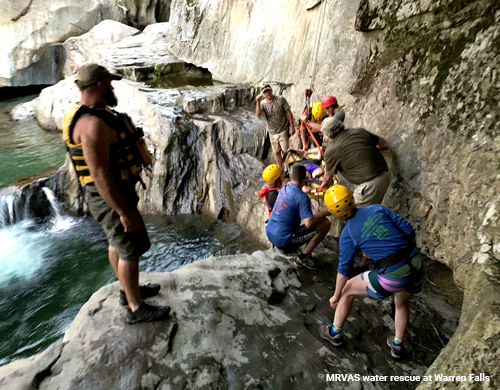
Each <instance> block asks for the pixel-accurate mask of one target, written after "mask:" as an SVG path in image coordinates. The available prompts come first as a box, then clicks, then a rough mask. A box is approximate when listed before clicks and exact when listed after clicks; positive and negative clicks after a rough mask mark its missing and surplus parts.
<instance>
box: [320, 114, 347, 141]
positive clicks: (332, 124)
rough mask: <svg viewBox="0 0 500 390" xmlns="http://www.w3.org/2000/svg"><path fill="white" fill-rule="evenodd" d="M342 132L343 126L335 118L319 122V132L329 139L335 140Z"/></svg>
mask: <svg viewBox="0 0 500 390" xmlns="http://www.w3.org/2000/svg"><path fill="white" fill-rule="evenodd" d="M342 130H344V124H343V123H342V122H341V121H339V120H338V119H337V118H335V117H329V118H325V119H324V120H323V122H321V132H322V133H323V135H324V136H327V137H328V138H330V139H333V138H335V136H336V135H337V134H338V133H340V132H341V131H342Z"/></svg>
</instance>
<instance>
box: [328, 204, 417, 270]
mask: <svg viewBox="0 0 500 390" xmlns="http://www.w3.org/2000/svg"><path fill="white" fill-rule="evenodd" d="M414 237H415V231H414V230H413V227H412V226H411V225H410V223H409V222H407V221H406V220H405V219H404V218H403V217H401V216H400V215H399V214H396V213H395V212H394V211H392V210H389V209H388V208H387V207H384V206H382V205H379V204H372V205H370V206H366V207H362V208H360V209H358V210H357V211H356V214H355V215H354V217H352V218H351V219H349V220H348V221H347V222H346V224H345V226H344V229H343V230H342V234H341V235H340V239H339V249H340V254H339V267H338V269H337V271H338V272H339V273H341V274H342V275H344V276H349V271H350V269H351V268H352V267H353V265H354V253H355V251H356V248H359V249H360V250H361V251H363V252H365V253H366V254H367V255H368V256H370V257H371V258H372V259H373V261H375V262H377V261H378V260H380V259H383V258H384V257H387V256H389V255H393V254H395V253H397V252H399V251H400V250H402V249H404V248H406V247H407V246H408V245H409V242H410V241H411V240H412V239H413V238H414ZM418 251H419V249H418V248H415V250H414V251H413V252H412V254H411V255H412V256H413V255H415V254H416V253H417V252H418ZM403 264H404V260H403V259H402V260H401V263H398V264H395V265H393V266H390V267H387V269H386V271H385V272H390V271H392V270H394V269H397V268H398V267H400V266H401V265H403Z"/></svg>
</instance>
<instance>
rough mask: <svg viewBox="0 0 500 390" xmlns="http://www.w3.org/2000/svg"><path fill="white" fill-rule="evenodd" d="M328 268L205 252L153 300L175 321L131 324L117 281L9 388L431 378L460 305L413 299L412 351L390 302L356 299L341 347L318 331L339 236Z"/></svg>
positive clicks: (245, 385) (7, 372) (171, 276)
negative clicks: (395, 342)
mask: <svg viewBox="0 0 500 390" xmlns="http://www.w3.org/2000/svg"><path fill="white" fill-rule="evenodd" d="M318 254H319V257H320V258H321V259H322V260H323V262H324V267H323V269H322V270H320V271H307V270H302V269H296V268H295V267H294V266H293V265H292V263H291V260H292V259H291V258H289V257H284V256H283V255H281V254H280V253H278V252H277V251H276V250H268V251H264V252H263V251H259V252H255V253H254V254H252V255H235V256H228V257H221V258H212V259H207V260H201V261H198V262H196V263H193V264H190V265H188V266H185V267H184V268H182V269H179V270H177V271H174V272H170V273H157V274H141V282H154V283H159V284H160V285H161V287H162V289H161V291H160V294H159V295H158V296H157V297H155V298H152V299H150V301H151V302H153V303H156V304H163V305H165V304H166V305H170V306H171V307H172V312H173V315H172V317H171V319H170V320H167V321H165V322H159V323H150V324H138V325H125V324H124V319H125V315H126V311H125V309H124V308H123V307H121V306H120V305H119V303H118V284H117V283H113V284H110V285H108V286H105V287H103V288H101V289H100V290H99V291H97V292H96V293H95V294H94V295H93V296H92V297H91V298H90V300H89V301H88V302H87V303H86V304H85V305H84V306H83V307H82V309H81V310H80V312H79V314H78V315H77V317H76V318H75V320H74V321H73V323H72V325H71V327H70V328H69V330H68V331H67V332H66V335H65V337H64V340H63V342H62V343H59V344H54V345H52V346H51V347H50V348H49V349H47V350H46V351H45V352H43V353H42V354H39V355H37V356H34V357H31V358H28V359H23V360H19V361H16V362H13V363H11V364H9V365H7V366H4V367H1V368H0V388H2V389H4V388H8V389H10V390H18V389H19V390H20V389H33V388H37V389H40V390H42V389H60V390H63V389H71V390H76V389H85V390H89V389H126V390H133V389H158V390H159V389H161V390H167V389H197V390H199V389H229V388H231V389H307V388H310V389H333V388H338V387H339V385H341V386H342V388H346V389H347V388H349V389H379V388H382V387H383V388H390V389H413V388H415V386H416V385H417V382H393V381H392V382H391V381H387V383H384V384H383V386H382V387H381V383H377V382H372V381H371V380H366V381H363V380H362V381H360V382H357V381H352V382H347V381H346V382H342V383H339V382H328V381H327V380H326V375H327V374H329V375H331V374H360V375H367V376H374V375H386V376H390V375H393V376H399V375H408V376H420V377H421V376H422V375H423V374H424V372H425V371H426V369H427V367H428V366H429V365H430V364H431V363H432V361H433V360H434V359H435V357H436V356H437V354H438V353H439V351H440V349H441V348H442V347H443V345H444V343H445V342H447V340H448V339H449V338H450V337H451V336H452V334H453V332H454V331H455V328H456V325H457V323H458V318H459V315H460V313H459V310H457V309H454V308H452V307H451V306H450V305H449V304H447V303H446V302H445V301H443V299H441V298H438V297H437V296H436V295H435V294H434V293H432V292H431V291H430V290H429V289H425V291H424V292H423V293H422V294H421V295H419V296H416V297H415V298H414V302H413V304H412V308H411V327H410V331H409V335H408V337H407V340H408V344H409V346H410V350H411V353H412V358H411V360H403V361H401V362H395V361H394V360H393V359H392V358H391V356H390V353H389V350H388V348H387V346H386V345H385V338H386V336H387V335H388V334H391V333H392V332H393V331H394V329H393V321H392V319H391V305H390V302H389V301H383V302H378V301H375V300H373V299H369V298H365V299H359V300H357V301H356V303H355V306H354V310H353V315H352V316H351V318H350V319H349V321H348V323H347V324H346V326H345V332H346V333H345V334H346V338H347V343H346V345H345V346H343V347H341V348H335V347H333V346H332V345H330V344H329V343H328V342H326V341H324V340H322V339H321V338H320V337H319V335H318V331H317V328H318V325H319V324H321V323H329V322H330V321H331V320H332V314H333V311H332V310H331V309H330V308H329V305H328V299H329V298H330V296H331V295H332V293H333V286H334V284H333V283H334V280H335V279H334V278H335V270H336V260H335V261H334V259H336V258H337V256H338V251H337V246H336V242H335V241H334V240H331V241H330V242H327V243H326V246H322V247H321V248H320V249H319V251H318Z"/></svg>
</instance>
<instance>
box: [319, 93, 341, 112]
mask: <svg viewBox="0 0 500 390" xmlns="http://www.w3.org/2000/svg"><path fill="white" fill-rule="evenodd" d="M334 104H337V99H335V96H332V95H326V96H325V97H324V98H323V100H322V101H321V108H322V109H325V108H327V107H330V106H333V105H334Z"/></svg>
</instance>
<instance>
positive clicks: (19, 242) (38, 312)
mask: <svg viewBox="0 0 500 390" xmlns="http://www.w3.org/2000/svg"><path fill="white" fill-rule="evenodd" d="M182 77H183V78H176V79H175V81H171V82H173V83H174V84H175V83H180V84H183V83H195V84H196V83H212V81H211V78H207V77H206V76H203V75H202V76H201V80H200V76H199V75H194V76H193V75H189V74H185V75H183V76H182ZM193 77H194V78H196V77H197V78H198V79H197V80H194V79H192V78H193ZM167 79H168V78H167ZM164 82H165V83H167V81H165V80H164ZM169 82H170V81H169ZM183 85H185V84H183ZM200 85H201V84H200ZM206 85H212V84H206ZM34 97H35V96H29V97H24V98H17V99H10V100H4V101H0V187H2V186H7V185H9V184H12V183H13V182H15V181H16V180H18V179H21V178H25V177H28V176H31V175H35V174H40V173H43V172H46V171H47V170H48V169H50V168H53V167H57V166H59V165H61V164H62V163H63V161H64V154H65V149H64V145H63V142H62V140H61V137H60V134H59V133H56V134H51V133H47V132H45V131H43V130H41V129H40V128H39V127H38V125H37V124H36V121H35V120H34V119H30V120H27V121H23V122H17V123H14V122H13V121H12V120H11V118H10V114H9V112H10V110H11V109H12V108H13V107H14V106H15V105H16V104H19V103H23V102H26V101H29V100H31V99H33V98H34ZM9 196H10V195H0V201H2V202H7V203H8V202H9ZM53 214H54V217H53V218H51V219H50V220H48V221H44V222H43V223H40V221H35V220H32V219H29V220H24V221H21V222H19V223H16V224H14V225H10V226H6V227H3V228H0V365H2V364H6V363H8V362H10V361H12V360H15V359H19V358H23V357H28V356H31V355H34V354H36V353H38V352H40V351H42V350H44V349H45V348H47V347H48V346H49V345H50V344H51V343H53V342H54V341H56V340H59V339H61V338H62V337H63V335H64V332H65V331H66V330H67V329H68V328H69V326H70V324H71V322H72V321H73V319H74V317H75V316H76V314H77V313H78V311H79V310H80V308H81V307H82V305H83V304H84V303H85V302H86V301H87V300H88V299H89V298H90V296H91V295H92V294H93V293H94V292H95V291H97V290H98V289H99V288H101V287H102V286H104V285H106V284H108V283H111V282H114V281H115V280H116V279H115V276H114V273H113V271H112V269H111V266H110V265H109V262H108V259H107V240H106V237H105V235H104V233H103V232H102V229H101V228H100V226H99V225H98V224H97V222H95V221H93V220H92V219H83V218H72V217H68V216H64V215H61V213H60V212H55V213H53ZM144 219H145V222H146V225H147V227H148V231H149V233H150V239H151V244H152V246H151V249H150V251H149V252H148V253H146V254H145V255H144V256H143V258H141V262H140V270H141V271H146V272H168V271H173V270H176V269H179V268H181V267H182V266H184V265H186V264H189V263H192V262H193V261H195V260H198V259H204V258H208V257H216V256H224V255H232V254H238V253H252V252H254V251H255V250H259V249H262V248H261V247H260V245H259V244H258V243H257V242H256V241H255V240H254V239H253V238H252V237H251V236H250V235H248V234H246V233H244V232H243V231H241V230H240V229H239V228H238V227H237V226H236V225H234V224H228V223H223V222H220V221H217V220H215V219H211V218H210V217H207V216H202V215H179V216H174V217H165V216H145V217H144Z"/></svg>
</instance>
